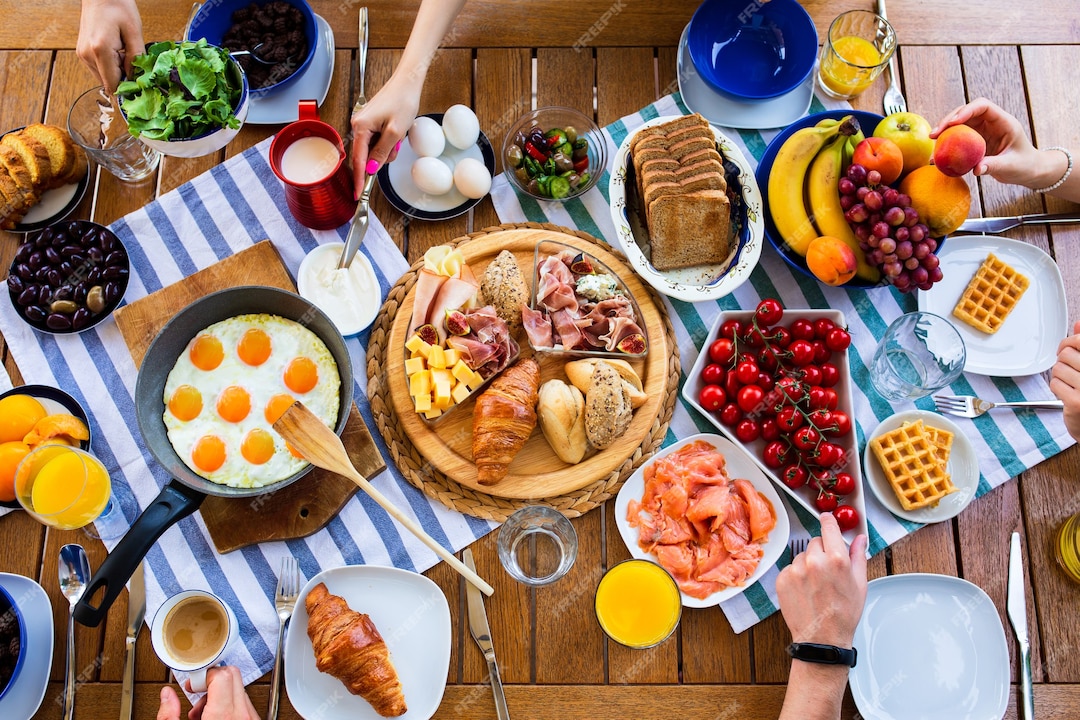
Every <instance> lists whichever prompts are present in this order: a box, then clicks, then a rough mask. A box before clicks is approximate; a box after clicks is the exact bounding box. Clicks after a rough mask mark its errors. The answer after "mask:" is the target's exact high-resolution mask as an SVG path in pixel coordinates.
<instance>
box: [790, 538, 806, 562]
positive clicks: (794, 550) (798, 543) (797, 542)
mask: <svg viewBox="0 0 1080 720" xmlns="http://www.w3.org/2000/svg"><path fill="white" fill-rule="evenodd" d="M809 545H810V540H809V539H808V538H795V539H794V540H792V541H791V542H789V543H788V550H790V551H791V559H792V560H794V559H795V556H796V555H798V554H799V553H802V552H805V551H806V548H807V546H809Z"/></svg>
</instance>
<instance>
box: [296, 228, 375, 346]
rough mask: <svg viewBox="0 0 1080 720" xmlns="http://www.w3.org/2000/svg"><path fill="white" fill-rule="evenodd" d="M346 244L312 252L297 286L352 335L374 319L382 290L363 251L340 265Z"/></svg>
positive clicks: (305, 259) (338, 243)
mask: <svg viewBox="0 0 1080 720" xmlns="http://www.w3.org/2000/svg"><path fill="white" fill-rule="evenodd" d="M344 247H345V243H341V242H332V243H326V244H324V245H320V246H319V247H317V248H315V249H314V250H312V251H311V252H309V253H308V254H307V256H306V257H304V260H303V262H301V263H300V272H299V273H297V278H296V287H297V290H299V292H300V296H301V297H303V298H305V299H307V300H309V301H310V302H312V303H314V304H315V305H316V306H317V307H318V308H319V309H320V310H322V311H323V312H324V313H326V314H327V316H328V317H329V318H330V320H331V321H333V323H334V325H336V326H337V329H338V331H339V332H341V334H342V335H343V336H344V337H349V336H351V335H358V334H359V333H360V332H362V331H363V330H364V329H365V328H367V327H368V326H369V325H371V323H373V322H374V321H375V316H376V315H377V314H378V312H379V306H380V305H381V304H382V293H381V292H380V289H379V280H378V278H377V277H375V270H374V268H372V267H371V262H370V261H369V260H368V259H367V256H366V255H364V253H362V252H357V253H356V255H355V256H354V257H353V261H352V263H351V264H350V265H349V267H347V268H341V269H338V266H337V264H338V260H339V259H340V258H341V251H342V249H344Z"/></svg>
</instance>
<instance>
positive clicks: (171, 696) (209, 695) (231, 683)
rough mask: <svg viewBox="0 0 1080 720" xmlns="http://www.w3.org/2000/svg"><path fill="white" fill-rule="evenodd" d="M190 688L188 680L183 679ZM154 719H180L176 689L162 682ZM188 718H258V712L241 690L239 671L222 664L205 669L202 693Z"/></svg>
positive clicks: (246, 719) (195, 719)
mask: <svg viewBox="0 0 1080 720" xmlns="http://www.w3.org/2000/svg"><path fill="white" fill-rule="evenodd" d="M187 689H188V691H190V690H191V683H190V681H189V682H188V683H187ZM157 720H180V698H178V697H177V695H176V691H175V690H173V689H172V688H171V687H169V686H168V685H166V686H165V687H163V688H161V706H160V707H159V708H158V714H157ZM188 720H260V718H259V713H257V712H255V706H254V705H252V704H251V698H249V697H248V695H247V693H246V692H245V691H244V681H243V679H242V678H241V677H240V671H239V670H238V669H237V668H235V667H233V666H231V665H226V666H224V667H220V668H211V669H210V670H209V671H208V672H207V673H206V694H205V695H203V696H202V697H201V698H199V700H198V701H197V702H196V703H195V705H194V706H193V707H192V708H191V711H190V712H189V713H188Z"/></svg>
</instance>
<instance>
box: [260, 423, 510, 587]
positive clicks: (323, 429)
mask: <svg viewBox="0 0 1080 720" xmlns="http://www.w3.org/2000/svg"><path fill="white" fill-rule="evenodd" d="M274 430H276V431H277V432H278V433H279V434H280V435H281V437H283V438H285V440H286V441H287V442H288V443H290V444H291V445H292V446H293V448H294V449H295V450H296V452H298V453H300V455H302V456H303V457H304V459H305V460H307V461H308V462H310V463H311V464H312V465H315V466H317V467H321V468H322V469H324V470H329V471H330V472H332V473H336V474H338V475H341V476H343V477H347V478H349V479H350V480H352V481H353V482H354V483H356V484H357V485H359V486H360V488H361V489H362V490H363V491H364V492H366V493H367V494H368V495H370V496H371V499H372V500H374V501H375V502H377V503H378V504H379V505H380V506H381V507H382V509H383V510H385V511H386V512H388V513H389V514H390V517H392V518H394V519H395V520H397V521H398V522H399V523H401V524H402V525H404V526H405V529H407V530H408V531H409V532H411V533H412V534H413V535H415V536H416V537H418V538H420V540H421V541H422V542H423V543H424V544H425V545H427V546H428V547H429V548H431V549H432V550H433V551H434V552H435V554H436V555H438V556H439V557H440V558H442V559H443V560H445V561H446V563H447V564H448V565H450V567H452V568H454V570H456V571H457V572H458V573H460V574H461V575H462V576H463V577H464V578H465V579H466V580H468V581H469V582H471V583H472V584H473V585H475V586H476V587H478V588H479V589H480V591H481V592H483V593H484V594H485V595H491V594H492V593H493V592H495V590H494V588H492V587H491V586H490V585H488V584H487V583H486V582H484V580H483V578H481V577H480V576H479V575H477V574H476V573H475V572H473V571H472V570H470V569H469V568H468V567H466V566H465V564H464V563H462V562H461V561H460V560H458V559H457V558H456V557H454V556H453V555H452V554H451V553H450V552H449V551H448V550H447V549H446V548H444V547H443V546H442V545H440V544H439V543H437V542H435V539H434V538H432V537H431V536H430V535H428V534H427V533H426V532H424V529H423V528H422V527H420V526H419V525H417V524H416V523H415V522H413V521H412V519H410V518H409V517H408V516H407V515H405V514H404V513H402V512H401V510H398V509H397V507H395V506H394V504H393V503H391V502H390V501H389V500H387V499H386V498H385V497H383V495H382V493H380V492H379V491H378V490H376V489H375V488H374V487H373V486H372V485H371V483H369V482H368V481H367V479H366V478H364V476H363V475H361V474H360V473H358V472H357V471H356V468H355V467H353V464H352V462H351V461H350V460H349V455H348V453H346V452H345V446H344V445H342V444H341V439H340V438H339V437H338V436H337V435H335V434H334V431H333V430H331V429H330V428H328V427H327V426H326V425H325V424H323V421H322V420H320V419H319V418H318V417H316V416H315V414H314V413H312V412H311V411H310V410H308V409H307V408H306V407H304V405H303V403H301V402H295V403H293V404H292V405H291V406H290V407H289V409H288V410H286V411H285V414H284V415H282V416H281V417H280V418H279V419H278V421H277V422H276V423H274Z"/></svg>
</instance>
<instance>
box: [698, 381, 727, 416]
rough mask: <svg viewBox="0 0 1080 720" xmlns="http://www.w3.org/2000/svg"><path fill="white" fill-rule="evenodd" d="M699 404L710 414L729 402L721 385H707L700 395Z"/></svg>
mask: <svg viewBox="0 0 1080 720" xmlns="http://www.w3.org/2000/svg"><path fill="white" fill-rule="evenodd" d="M698 402H700V403H701V407H703V408H705V409H706V410H708V411H709V412H716V411H717V410H719V409H720V408H722V407H724V403H726V402H727V393H726V392H724V388H722V387H720V386H719V385H706V386H705V387H703V388H701V392H700V393H698Z"/></svg>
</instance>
